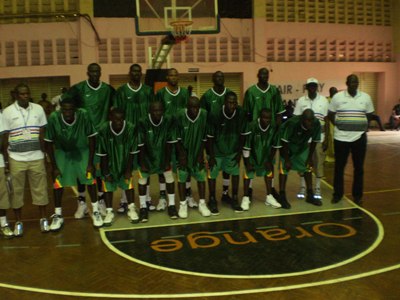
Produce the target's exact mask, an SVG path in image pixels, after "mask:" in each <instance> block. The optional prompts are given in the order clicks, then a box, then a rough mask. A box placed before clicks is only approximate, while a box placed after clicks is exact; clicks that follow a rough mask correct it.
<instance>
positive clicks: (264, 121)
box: [241, 108, 281, 210]
mask: <svg viewBox="0 0 400 300" xmlns="http://www.w3.org/2000/svg"><path fill="white" fill-rule="evenodd" d="M246 131H249V132H250V134H249V135H247V136H246V142H245V145H244V147H243V158H244V164H245V174H244V187H243V194H244V196H243V199H242V204H241V207H242V209H243V210H249V209H250V197H249V196H250V195H249V185H250V180H251V179H253V178H254V176H259V177H264V181H265V185H266V191H267V195H266V198H265V205H267V206H272V207H273V208H280V207H281V205H280V203H279V202H278V201H277V200H276V199H275V198H274V196H273V195H272V179H273V178H274V166H273V159H274V156H275V153H276V148H278V147H279V146H278V138H279V135H278V132H277V130H276V127H275V126H274V125H273V124H272V111H271V110H270V109H268V108H263V109H262V110H261V112H260V117H259V118H258V119H256V120H254V121H253V122H251V123H250V124H249V125H248V130H246Z"/></svg>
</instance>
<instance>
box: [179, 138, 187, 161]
mask: <svg viewBox="0 0 400 300" xmlns="http://www.w3.org/2000/svg"><path fill="white" fill-rule="evenodd" d="M176 150H177V152H178V160H179V165H180V166H181V167H183V168H186V166H187V153H186V150H185V148H184V147H183V144H182V140H180V139H178V142H177V143H176Z"/></svg>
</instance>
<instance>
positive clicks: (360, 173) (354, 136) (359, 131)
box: [329, 74, 374, 204]
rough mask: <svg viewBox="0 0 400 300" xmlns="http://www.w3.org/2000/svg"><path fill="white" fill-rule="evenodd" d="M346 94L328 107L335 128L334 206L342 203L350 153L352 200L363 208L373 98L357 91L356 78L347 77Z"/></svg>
mask: <svg viewBox="0 0 400 300" xmlns="http://www.w3.org/2000/svg"><path fill="white" fill-rule="evenodd" d="M346 85H347V90H345V91H341V92H339V93H337V94H336V95H335V96H334V97H333V98H332V101H331V103H330V104H329V119H330V121H331V122H332V123H333V124H334V125H335V129H334V134H333V138H334V146H335V176H334V183H333V187H334V191H333V199H332V203H338V202H339V201H340V200H342V197H343V194H344V169H345V167H346V163H347V158H348V156H349V154H350V152H351V155H352V159H353V166H354V173H353V188H352V195H353V200H354V202H355V203H357V204H361V201H362V196H363V181H364V160H365V154H366V152H367V134H366V131H367V130H368V118H369V117H370V115H371V114H372V113H373V112H374V105H373V104H372V100H371V97H370V96H369V95H368V94H366V93H364V92H360V91H358V90H357V89H358V85H359V80H358V77H357V76H356V75H354V74H352V75H349V76H347V80H346Z"/></svg>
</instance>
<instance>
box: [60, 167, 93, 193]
mask: <svg viewBox="0 0 400 300" xmlns="http://www.w3.org/2000/svg"><path fill="white" fill-rule="evenodd" d="M64 174H65V175H64ZM77 179H78V180H79V183H80V184H84V185H93V184H96V178H95V177H93V174H91V173H88V174H86V170H85V172H84V173H80V174H76V175H75V176H74V175H73V174H71V173H69V174H68V173H63V172H62V171H61V176H57V178H56V180H54V183H53V188H54V189H55V190H57V189H62V188H64V187H67V186H75V185H76V180H77Z"/></svg>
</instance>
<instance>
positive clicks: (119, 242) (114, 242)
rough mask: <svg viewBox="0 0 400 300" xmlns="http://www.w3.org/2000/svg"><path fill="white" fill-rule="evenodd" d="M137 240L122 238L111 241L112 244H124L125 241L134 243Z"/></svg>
mask: <svg viewBox="0 0 400 300" xmlns="http://www.w3.org/2000/svg"><path fill="white" fill-rule="evenodd" d="M134 242H136V240H134V239H131V240H120V241H113V242H110V243H111V244H124V243H134Z"/></svg>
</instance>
